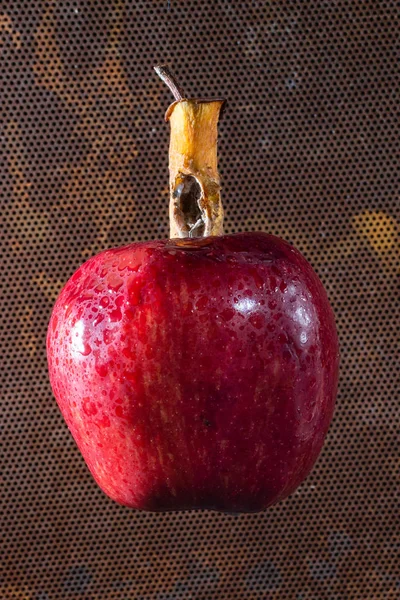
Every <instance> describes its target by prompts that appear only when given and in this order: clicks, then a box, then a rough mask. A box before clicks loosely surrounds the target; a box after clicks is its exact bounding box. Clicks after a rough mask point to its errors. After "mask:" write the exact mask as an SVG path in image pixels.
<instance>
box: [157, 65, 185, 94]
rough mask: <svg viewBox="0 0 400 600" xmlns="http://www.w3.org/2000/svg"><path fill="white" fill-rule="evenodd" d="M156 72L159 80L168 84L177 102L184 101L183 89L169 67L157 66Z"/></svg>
mask: <svg viewBox="0 0 400 600" xmlns="http://www.w3.org/2000/svg"><path fill="white" fill-rule="evenodd" d="M154 70H155V72H156V73H157V75H158V76H159V78H160V79H161V80H162V81H163V82H164V83H166V84H167V86H168V87H169V89H170V90H171V92H172V94H173V96H174V98H175V100H176V101H179V100H182V99H183V98H184V97H185V92H184V91H183V88H182V87H181V86H180V85H179V83H178V81H177V79H176V77H175V75H174V74H173V73H172V71H171V69H170V68H169V66H168V65H156V66H155V67H154Z"/></svg>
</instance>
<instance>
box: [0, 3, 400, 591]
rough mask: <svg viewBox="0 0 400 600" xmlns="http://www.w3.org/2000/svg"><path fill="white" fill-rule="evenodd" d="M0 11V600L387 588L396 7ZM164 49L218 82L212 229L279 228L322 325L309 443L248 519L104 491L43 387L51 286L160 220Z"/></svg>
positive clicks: (123, 6)
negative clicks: (322, 315)
mask: <svg viewBox="0 0 400 600" xmlns="http://www.w3.org/2000/svg"><path fill="white" fill-rule="evenodd" d="M0 12H1V16H0V35H1V37H0V40H1V41H0V56H1V58H0V60H1V65H0V79H1V82H0V86H1V87H0V90H1V91H0V94H1V102H0V111H1V113H0V114H1V136H0V152H1V155H0V193H1V213H0V214H1V216H0V219H1V231H0V234H1V236H0V237H1V257H2V261H1V274H2V276H1V297H2V308H1V311H0V320H1V324H0V325H1V329H0V356H1V362H2V367H1V370H0V376H1V392H2V405H1V407H2V412H1V440H0V444H1V460H2V466H1V479H0V490H1V491H0V493H1V513H2V527H1V533H2V541H1V544H2V550H3V551H4V553H3V554H2V559H1V569H2V573H1V575H0V598H1V599H3V598H4V599H8V598H23V599H30V600H33V599H35V600H52V599H53V598H54V599H56V598H73V599H80V598H85V599H89V600H92V599H93V600H95V599H96V600H97V599H103V600H111V599H114V598H121V599H135V600H136V599H138V600H139V599H142V600H148V599H155V600H166V599H175V598H177V599H178V598H181V599H185V600H186V599H188V598H194V599H196V600H214V599H216V600H217V599H226V600H228V599H229V600H230V599H233V598H237V599H240V600H241V599H246V600H256V599H263V600H265V599H283V598H290V599H291V598H293V599H296V600H313V599H315V600H323V599H329V600H332V599H341V600H342V599H353V598H360V599H371V600H372V599H375V600H377V599H388V598H389V599H391V598H392V599H395V598H399V597H400V568H399V556H398V554H399V548H400V528H399V504H398V500H399V499H398V496H396V493H397V494H398V491H399V483H400V481H399V452H398V446H397V444H398V439H399V416H400V411H399V331H400V318H399V316H400V311H399V286H398V283H399V272H400V246H399V219H400V201H399V191H400V190H399V184H400V182H399V174H400V169H399V161H400V156H399V138H400V130H399V129H400V127H399V118H400V114H399V112H400V111H399V106H400V78H399V61H400V44H399V26H400V5H399V3H398V2H394V1H393V2H377V1H375V0H371V1H367V0H365V1H361V0H355V1H354V0H351V1H349V2H340V1H336V0H329V1H319V2H317V1H315V2H309V1H304V2H294V1H288V2H283V1H282V2H279V1H278V2H273V1H271V2H262V1H256V0H254V1H252V2H235V1H227V0H221V1H218V2H216V1H214V2H213V1H210V0H199V1H183V0H171V2H170V10H168V3H167V2H166V1H165V2H164V1H162V2H161V1H155V0H153V1H150V0H147V1H143V2H133V1H132V2H129V1H128V0H127V1H126V2H124V1H123V0H114V1H109V2H100V1H98V2H95V1H94V0H93V1H91V0H89V1H88V0H86V1H84V0H69V1H67V0H48V1H47V2H43V1H40V0H37V1H36V0H35V1H34V2H32V1H31V0H25V1H24V0H9V1H6V2H5V3H4V2H3V5H2V9H1V11H0ZM158 61H168V62H170V64H171V65H172V66H173V67H174V69H175V71H176V72H177V73H178V74H179V75H180V78H181V80H182V82H183V83H184V87H185V89H186V90H187V92H188V93H189V94H193V95H196V94H197V95H218V96H225V97H226V98H228V104H227V107H226V111H225V114H224V118H223V120H222V122H221V125H220V143H219V153H220V171H221V176H222V182H223V201H224V205H225V210H226V231H227V232H234V231H241V230H246V229H247V230H248V229H250V230H252V229H260V230H263V231H269V232H272V233H275V234H278V235H280V236H283V237H285V238H286V239H288V240H289V241H291V242H292V243H294V244H295V245H296V246H297V247H298V248H299V249H300V250H301V251H302V252H303V253H304V254H305V255H306V257H307V258H308V259H309V260H310V261H311V263H312V264H313V266H314V267H315V269H316V270H317V271H318V273H319V274H320V276H321V278H322V280H323V282H324V284H325V286H326V288H327V291H328V294H329V297H330V300H331V303H332V305H333V307H334V310H335V313H336V317H337V323H338V328H339V336H340V343H341V377H340V390H339V397H338V403H337V410H336V414H335V418H334V422H333V425H332V427H331V429H330V432H329V436H328V439H327V442H326V444H325V448H324V451H323V454H322V456H321V458H320V459H319V461H318V463H317V465H316V467H315V469H314V471H313V472H312V474H311V476H310V477H309V478H308V479H307V481H306V482H305V483H304V484H303V485H302V486H301V488H300V489H299V490H298V491H297V492H296V493H295V494H294V495H293V496H291V497H290V498H289V499H287V500H286V501H284V502H282V503H281V504H279V505H278V506H276V507H274V508H272V509H270V510H268V511H267V512H264V513H261V514H256V515H250V516H239V517H234V516H226V515H221V514H217V513H212V512H202V511H194V512H189V513H176V514H165V515H163V514H144V513H139V512H133V511H130V510H128V509H126V508H122V507H120V506H118V505H116V504H114V503H113V502H112V501H111V500H109V499H108V498H107V497H106V496H105V495H103V493H102V492H101V491H100V489H99V488H98V487H97V486H96V484H95V483H94V481H93V480H92V478H91V476H90V474H89V472H88V470H87V468H86V466H85V463H84V461H83V459H82V457H81V455H80V454H79V452H78V450H77V448H76V446H75V444H74V442H73V440H72V437H71V435H70V434H69V432H68V430H67V428H66V425H65V423H64V421H63V419H62V417H61V415H60V413H59V410H58V408H57V405H56V402H55V400H54V398H53V396H52V393H51V390H50V386H49V382H48V377H47V368H46V357H45V335H46V327H47V323H48V319H49V315H50V312H51V308H52V305H53V303H54V300H55V298H56V296H57V293H58V291H59V289H60V287H61V285H62V284H63V282H65V281H66V280H67V278H68V277H69V276H70V275H71V274H72V273H73V272H74V270H75V269H76V268H77V267H78V266H79V265H80V264H81V263H82V262H83V261H84V260H85V259H86V258H88V257H89V256H91V255H92V254H94V253H96V252H98V251H100V250H101V249H103V248H105V247H108V246H113V245H120V244H126V243H128V242H131V241H134V240H145V239H151V238H154V237H165V236H167V235H168V219H167V212H168V211H167V204H168V191H167V188H168V155H167V154H168V138H169V127H168V126H167V125H166V124H165V123H164V121H163V115H164V111H165V109H166V108H167V106H168V104H169V103H170V101H171V97H170V94H169V92H168V90H167V89H166V88H165V87H164V86H163V84H162V83H161V82H160V81H159V80H158V79H157V77H156V75H155V74H154V73H153V71H152V65H153V64H155V63H156V62H158Z"/></svg>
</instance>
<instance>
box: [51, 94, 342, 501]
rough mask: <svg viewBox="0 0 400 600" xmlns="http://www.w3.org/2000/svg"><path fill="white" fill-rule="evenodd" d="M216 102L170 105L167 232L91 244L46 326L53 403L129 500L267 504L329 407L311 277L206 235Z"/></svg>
mask: <svg viewBox="0 0 400 600" xmlns="http://www.w3.org/2000/svg"><path fill="white" fill-rule="evenodd" d="M220 107H221V102H220V101H205V100H179V99H178V102H177V103H175V104H174V105H173V107H172V109H171V110H170V111H169V113H168V115H169V117H170V118H171V127H172V132H173V135H172V140H171V151H170V168H171V211H170V214H171V230H172V232H173V234H174V235H175V236H176V237H174V239H170V240H162V241H153V242H146V243H136V244H131V245H129V246H126V247H124V248H117V249H111V250H106V251H105V252H102V253H101V254H99V255H97V256H95V257H93V258H91V259H90V260H89V261H87V262H86V263H85V264H84V265H82V266H81V267H80V268H79V269H78V271H77V272H76V273H75V275H73V277H72V278H71V279H70V280H69V281H68V283H67V284H66V286H65V287H64V289H63V290H62V292H61V294H60V296H59V298H58V300H57V302H56V305H55V307H54V310H53V314H52V317H51V321H50V325H49V331H48V338H47V349H48V361H49V372H50V380H51V384H52V387H53V390H54V394H55V396H56V398H57V401H58V404H59V407H60V409H61V411H62V414H63V415H64V417H65V419H66V422H67V424H68V426H69V428H70V430H71V432H72V434H73V436H74V438H75V440H76V442H77V444H78V446H79V448H80V450H81V452H82V454H83V456H84V458H85V460H86V462H87V465H88V467H89V469H90V470H91V472H92V474H93V476H94V478H95V479H96V481H97V482H98V484H99V485H100V487H101V488H102V489H103V490H104V491H105V492H106V493H107V494H108V495H109V496H110V497H111V498H113V499H114V500H116V501H118V502H120V503H122V504H125V505H127V506H130V507H133V508H137V509H145V510H178V509H189V508H213V509H217V510H221V511H236V512H237V511H256V510H261V509H264V508H266V507H267V506H269V505H271V504H273V503H275V502H278V501H279V500H281V499H282V498H284V497H286V496H287V495H288V494H290V493H291V492H292V491H293V490H294V489H295V488H296V487H297V486H298V485H299V484H300V483H301V482H302V481H303V480H304V478H305V477H306V476H307V474H308V473H309V472H310V470H311V468H312V466H313V464H314V462H315V460H316V458H317V456H318V454H319V452H320V450H321V447H322V444H323V441H324V438H325V435H326V433H327V430H328V426H329V423H330V421H331V418H332V413H333V408H334V402H335V396H336V389H337V376H338V341H337V335H336V329H335V323H334V318H333V314H332V310H331V308H330V306H329V302H328V299H327V296H326V293H325V290H324V288H323V286H322V284H321V282H320V280H319V279H318V277H317V275H316V274H315V272H314V271H313V269H312V268H311V266H310V265H309V264H308V262H307V261H306V260H305V258H303V256H302V255H301V254H300V253H299V252H298V251H297V250H295V249H294V248H293V247H291V246H290V245H289V244H288V243H286V242H284V241H283V240H281V239H279V238H277V237H274V236H271V235H267V234H265V233H241V234H236V235H218V233H222V207H221V204H220V196H219V179H218V175H217V171H216V128H217V118H216V117H217V115H218V112H219V109H220ZM174 131H175V135H174ZM177 132H178V133H179V135H177ZM194 233H197V234H199V233H200V235H203V236H205V237H201V238H189V237H186V236H188V235H189V236H190V235H193V234H194Z"/></svg>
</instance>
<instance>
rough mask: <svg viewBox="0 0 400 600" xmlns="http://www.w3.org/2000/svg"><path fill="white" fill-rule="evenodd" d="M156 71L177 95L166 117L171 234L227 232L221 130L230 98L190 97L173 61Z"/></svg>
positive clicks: (216, 233) (215, 233) (180, 235)
mask: <svg viewBox="0 0 400 600" xmlns="http://www.w3.org/2000/svg"><path fill="white" fill-rule="evenodd" d="M155 70H156V72H157V74H158V75H159V76H160V77H161V79H162V80H163V81H165V83H166V84H167V85H168V87H169V88H170V89H171V91H172V93H173V94H174V97H175V98H176V102H174V103H173V104H171V106H170V107H169V108H168V110H167V113H166V116H165V118H166V120H167V121H169V122H170V124H171V141H170V148H169V171H170V211H169V214H170V237H171V238H175V237H181V238H182V237H207V236H210V235H222V234H223V209H222V203H221V196H220V180H219V175H218V169H217V138H218V131H217V129H218V118H219V114H220V110H221V107H222V105H223V103H224V100H222V99H219V98H210V99H207V98H185V97H184V92H183V90H182V88H181V87H180V86H179V84H178V82H177V81H176V79H175V77H174V76H173V75H172V73H171V71H170V70H169V68H168V67H167V66H165V65H162V66H157V67H155Z"/></svg>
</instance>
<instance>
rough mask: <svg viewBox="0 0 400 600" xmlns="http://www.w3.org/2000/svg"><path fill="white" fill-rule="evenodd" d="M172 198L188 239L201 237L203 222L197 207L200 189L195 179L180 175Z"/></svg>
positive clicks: (191, 176) (190, 176)
mask: <svg viewBox="0 0 400 600" xmlns="http://www.w3.org/2000/svg"><path fill="white" fill-rule="evenodd" d="M173 197H174V199H175V202H176V207H177V209H178V210H179V212H180V213H181V215H182V217H183V221H184V224H185V226H186V228H187V230H188V235H189V237H201V236H202V235H203V233H204V221H203V218H202V214H201V210H200V206H199V200H200V197H201V187H200V184H199V183H198V181H197V179H196V178H195V177H193V175H180V176H179V183H178V185H176V187H175V190H174V193H173Z"/></svg>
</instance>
